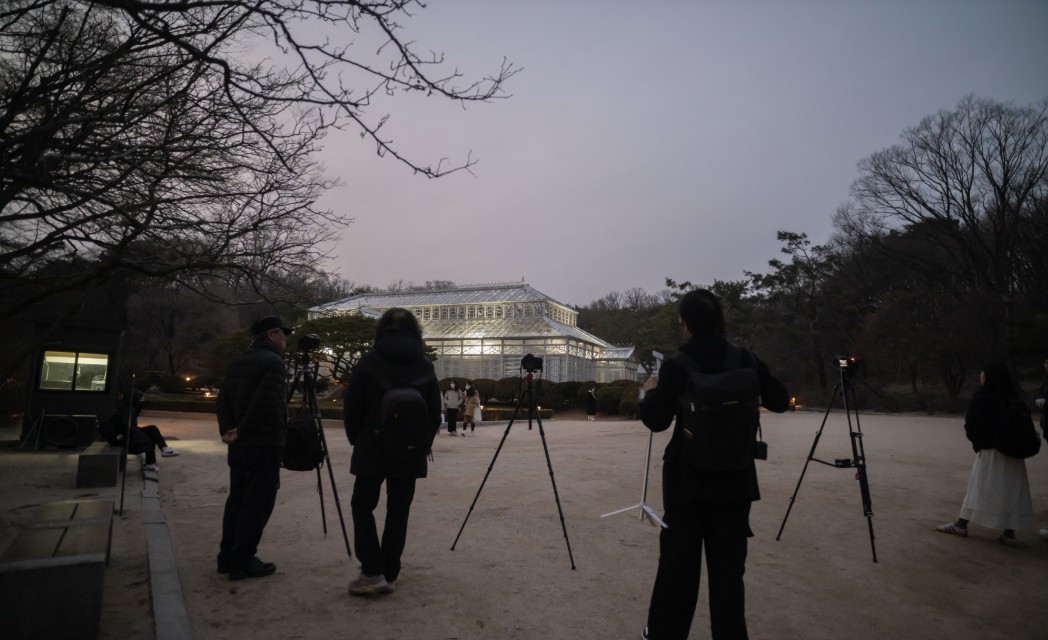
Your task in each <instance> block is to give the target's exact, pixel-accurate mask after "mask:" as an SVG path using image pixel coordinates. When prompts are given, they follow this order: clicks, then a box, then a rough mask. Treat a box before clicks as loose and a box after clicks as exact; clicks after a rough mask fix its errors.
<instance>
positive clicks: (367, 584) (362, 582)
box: [349, 571, 393, 596]
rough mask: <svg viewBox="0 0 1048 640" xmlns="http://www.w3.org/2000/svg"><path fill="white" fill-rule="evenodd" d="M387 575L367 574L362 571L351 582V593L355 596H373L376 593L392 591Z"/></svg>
mask: <svg viewBox="0 0 1048 640" xmlns="http://www.w3.org/2000/svg"><path fill="white" fill-rule="evenodd" d="M392 592H393V590H392V589H390V588H389V583H388V582H386V576H384V575H382V574H381V573H380V574H378V575H377V576H366V575H364V572H363V571H362V572H361V573H360V577H359V578H357V579H356V580H350V582H349V594H350V595H354V596H371V595H376V594H386V593H392Z"/></svg>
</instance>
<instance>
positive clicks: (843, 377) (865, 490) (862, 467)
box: [775, 360, 877, 562]
mask: <svg viewBox="0 0 1048 640" xmlns="http://www.w3.org/2000/svg"><path fill="white" fill-rule="evenodd" d="M843 362H844V361H843V360H842V361H841V363H843ZM852 362H853V363H854V362H855V361H854V360H853V361H852ZM841 363H838V366H839V370H840V381H839V382H838V383H837V384H836V385H835V386H834V387H833V395H832V396H830V402H829V403H828V404H827V405H826V413H825V414H823V416H822V424H821V425H819V431H818V432H817V433H816V434H815V441H814V442H812V444H811V451H809V452H808V459H807V460H805V461H804V468H803V469H802V470H801V477H800V478H799V479H798V480H797V487H796V488H795V489H794V490H793V495H792V496H790V506H789V507H787V509H786V515H785V516H784V517H783V518H782V526H780V527H779V533H778V535H776V536H775V539H776V540H778V539H779V538H781V537H782V530H783V529H785V528H786V519H787V518H789V517H790V511H791V510H792V509H793V503H794V501H795V500H796V499H797V492H798V491H800V489H801V482H802V481H803V480H804V474H805V472H807V471H808V463H810V462H811V461H812V460H814V461H815V462H819V463H822V464H825V465H827V466H830V467H836V468H838V469H851V468H853V467H854V468H855V470H856V471H855V479H856V480H858V481H859V493H860V495H861V496H862V511H863V514H864V515H865V516H866V524H867V526H868V527H869V530H870V550H871V552H872V553H873V561H874V562H877V547H876V546H875V545H874V542H873V540H874V535H873V504H872V502H871V500H870V484H869V482H868V481H867V479H866V451H865V449H864V448H863V444H862V429H861V428H860V427H859V408H858V406H857V405H856V402H855V389H854V388H852V386H851V378H852V377H858V376H853V374H852V371H851V370H850V369H848V365H847V364H841ZM859 380H862V378H859ZM862 382H863V383H866V381H865V380H862ZM867 386H869V385H868V383H867ZM838 394H840V397H841V402H842V403H843V405H844V415H845V417H846V418H847V420H848V434H849V437H850V438H851V448H852V457H851V458H837V459H835V460H834V461H833V462H827V461H825V460H820V459H818V458H816V457H815V448H816V447H817V446H818V445H819V438H821V437H822V429H823V427H825V426H826V419H827V418H828V417H829V416H830V411H831V410H832V409H833V401H834V400H835V399H836V398H837V395H838ZM849 394H850V395H851V406H850V407H849V405H848V396H849ZM852 413H854V414H855V428H854V429H852Z"/></svg>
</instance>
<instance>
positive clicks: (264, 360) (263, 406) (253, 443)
mask: <svg viewBox="0 0 1048 640" xmlns="http://www.w3.org/2000/svg"><path fill="white" fill-rule="evenodd" d="M291 332H292V329H291V328H290V327H287V326H285V325H284V323H283V322H282V321H281V320H280V319H279V318H277V317H276V316H267V317H265V318H260V319H259V320H256V321H255V322H254V323H252V325H251V335H252V336H253V337H252V343H251V348H250V349H248V350H247V351H246V352H244V353H243V354H241V355H240V356H238V357H236V358H234V359H233V360H232V361H231V362H230V363H229V366H228V367H227V374H226V380H225V382H224V383H223V384H222V386H221V388H220V389H219V392H218V400H217V402H216V405H215V410H216V413H217V414H218V430H219V433H220V434H221V435H222V442H225V443H226V444H227V445H229V450H228V452H227V454H226V461H227V463H228V464H229V496H228V497H227V498H226V508H225V511H224V513H223V515H222V541H221V543H220V544H219V551H218V572H219V573H228V574H229V579H230V580H241V579H244V578H263V577H265V576H269V575H272V574H273V573H274V572H275V571H276V566H275V565H274V564H272V563H270V562H263V561H262V560H260V559H259V558H258V557H257V556H256V555H255V553H256V552H257V551H258V544H259V542H260V541H261V540H262V532H263V530H264V529H265V528H266V524H267V523H268V522H269V516H270V515H272V513H273V505H274V504H276V499H277V490H278V489H279V488H280V460H281V455H282V453H283V450H284V442H285V439H286V434H287V397H286V396H285V385H286V378H287V367H286V365H285V363H284V352H285V351H286V350H287V336H288V334H290V333H291Z"/></svg>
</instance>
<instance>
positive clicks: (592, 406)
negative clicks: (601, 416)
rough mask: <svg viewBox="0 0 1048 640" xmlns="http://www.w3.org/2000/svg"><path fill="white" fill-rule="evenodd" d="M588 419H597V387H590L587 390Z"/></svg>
mask: <svg viewBox="0 0 1048 640" xmlns="http://www.w3.org/2000/svg"><path fill="white" fill-rule="evenodd" d="M586 419H587V420H589V421H590V422H593V421H594V420H596V419H597V389H596V387H590V388H589V389H587V390H586Z"/></svg>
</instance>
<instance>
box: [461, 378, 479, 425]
mask: <svg viewBox="0 0 1048 640" xmlns="http://www.w3.org/2000/svg"><path fill="white" fill-rule="evenodd" d="M479 411H480V394H479V393H477V389H476V388H475V387H474V386H473V383H472V382H467V383H466V399H465V400H464V401H463V403H462V437H463V438H465V437H466V427H469V432H470V433H474V432H476V430H477V413H478V412H479Z"/></svg>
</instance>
